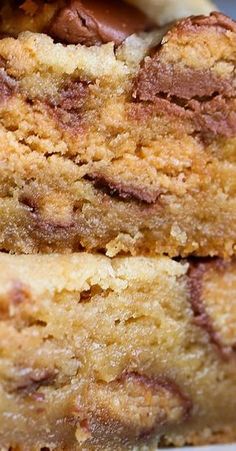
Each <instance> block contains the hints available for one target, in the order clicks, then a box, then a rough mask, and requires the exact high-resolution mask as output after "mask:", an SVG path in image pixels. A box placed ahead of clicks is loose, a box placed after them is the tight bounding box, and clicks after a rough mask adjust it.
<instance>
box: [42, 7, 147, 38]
mask: <svg viewBox="0 0 236 451" xmlns="http://www.w3.org/2000/svg"><path fill="white" fill-rule="evenodd" d="M150 25H151V24H150V20H149V19H148V18H147V17H146V16H145V15H144V14H143V13H141V12H140V11H139V10H138V9H136V8H134V7H133V6H130V5H126V4H125V3H124V2H121V1H119V0H102V1H99V2H98V1H96V0H71V1H69V2H67V4H66V6H64V7H62V8H61V9H60V10H59V12H58V13H57V15H56V17H55V18H54V19H53V21H52V23H51V25H50V27H49V30H48V31H49V33H50V34H51V35H52V36H54V37H55V38H56V39H58V40H60V41H64V42H66V43H69V44H78V43H80V44H84V45H87V46H90V45H96V44H101V43H106V42H110V41H113V42H115V44H117V45H118V44H120V43H121V42H122V41H124V39H126V38H127V37H128V36H130V35H131V34H133V33H136V32H139V31H143V30H145V29H147V28H149V27H150Z"/></svg>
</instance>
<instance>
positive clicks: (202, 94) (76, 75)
mask: <svg viewBox="0 0 236 451" xmlns="http://www.w3.org/2000/svg"><path fill="white" fill-rule="evenodd" d="M61 20H62V17H61ZM97 20H98V19H97ZM99 24H100V25H99V26H100V28H99V30H100V31H99V33H100V35H101V29H103V31H104V28H103V27H104V23H102V22H101V21H100V22H99ZM167 28H168V29H167ZM167 28H165V29H152V31H148V32H142V33H141V34H138V35H137V34H136V35H131V36H129V37H128V38H126V39H125V40H124V41H122V43H120V41H119V42H118V41H117V42H115V43H113V42H108V43H106V44H101V43H100V44H99V45H90V44H91V42H90V41H89V42H87V41H86V40H85V41H86V42H85V41H84V43H83V44H77V45H65V43H63V44H62V43H60V42H58V43H56V42H55V41H53V39H52V38H51V37H49V36H47V35H45V34H37V33H30V32H25V33H22V34H20V35H19V37H18V38H11V37H8V38H4V39H2V40H0V65H1V70H0V77H1V78H0V80H1V81H0V83H1V94H0V160H1V165H0V248H1V249H2V250H5V251H10V252H20V253H37V252H54V251H55V252H70V251H77V250H83V249H84V250H86V251H102V252H104V253H107V255H108V256H114V255H116V254H119V253H129V254H130V253H131V254H132V255H140V254H142V255H144V254H149V255H150V254H163V253H165V254H168V255H169V256H171V257H172V256H178V255H181V256H186V255H189V254H194V255H198V256H208V255H211V256H221V257H228V256H233V255H234V254H235V251H236V247H235V246H236V196H235V193H236V184H235V180H236V164H235V163H236V100H235V90H236V77H235V61H236V54H235V48H236V25H235V22H234V21H233V20H231V19H230V18H228V17H226V16H224V15H223V14H220V13H212V14H211V15H210V16H194V17H190V18H186V19H183V20H181V21H179V22H177V23H175V24H172V25H170V26H168V27H167ZM89 30H90V29H89ZM87 31H88V30H87ZM90 31H91V30H90ZM90 31H89V32H90ZM100 35H99V36H100ZM96 36H97V35H96ZM90 37H91V36H90Z"/></svg>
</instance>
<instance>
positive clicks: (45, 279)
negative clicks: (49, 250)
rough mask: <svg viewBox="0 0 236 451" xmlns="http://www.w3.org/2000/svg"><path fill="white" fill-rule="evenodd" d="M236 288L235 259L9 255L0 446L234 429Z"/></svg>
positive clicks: (185, 438)
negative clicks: (185, 259)
mask: <svg viewBox="0 0 236 451" xmlns="http://www.w3.org/2000/svg"><path fill="white" fill-rule="evenodd" d="M235 291H236V264H235V261H232V262H231V263H228V264H227V265H225V264H224V263H223V262H222V261H221V260H217V259H216V260H212V261H210V262H209V261H202V262H200V263H196V262H195V263H193V262H190V263H187V262H179V263H177V262H175V261H172V260H170V259H169V258H167V257H163V258H144V257H130V258H114V259H112V260H110V259H108V258H107V257H103V256H93V255H89V254H83V253H81V254H74V255H71V256H62V255H60V256H59V255H56V254H55V255H50V256H10V255H6V254H2V255H0V321H1V322H0V443H1V446H2V449H4V450H8V449H9V448H10V449H13V450H20V451H26V450H27V451H28V450H29V449H30V450H36V451H38V450H41V449H42V448H43V449H45V448H46V449H49V450H62V449H68V450H76V451H77V450H100V449H101V450H128V449H134V448H135V447H136V448H135V449H142V446H144V445H145V444H146V445H147V444H148V446H150V449H152V448H151V446H153V447H155V446H157V445H158V444H160V445H161V444H167V445H176V446H182V445H184V444H201V443H204V444H207V443H209V444H210V443H217V442H221V443H223V442H230V441H231V440H235V438H236V434H235V421H236V416H235V411H236V410H235V399H236V376H235V375H236V359H235V357H236V355H235V352H236V350H235V343H236V333H235V331H236V308H235V296H234V293H235ZM219 293H220V294H221V296H219ZM215 298H216V299H217V302H215V303H214V299H215ZM197 304H198V306H199V307H198V308H199V309H202V310H201V312H203V311H204V312H207V318H208V323H206V319H205V322H203V321H199V314H198V313H197V308H196V305H197ZM203 306H204V310H203ZM202 314H203V313H202ZM229 318H230V319H229ZM228 321H229V322H230V325H231V327H230V328H228V327H227V324H228ZM208 324H211V326H210V327H209V326H208ZM213 332H214V334H215V335H217V340H218V341H217V343H216V341H214V340H213V339H212V334H213ZM225 348H227V352H223V351H224V350H225Z"/></svg>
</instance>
